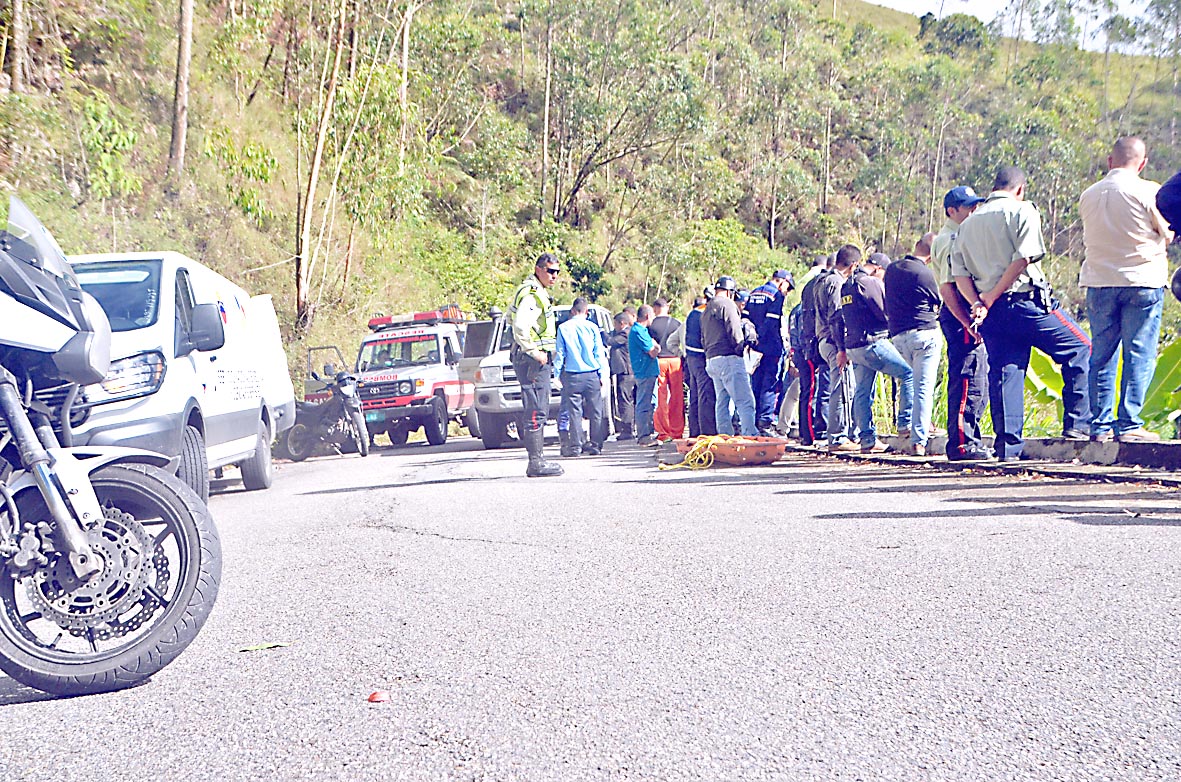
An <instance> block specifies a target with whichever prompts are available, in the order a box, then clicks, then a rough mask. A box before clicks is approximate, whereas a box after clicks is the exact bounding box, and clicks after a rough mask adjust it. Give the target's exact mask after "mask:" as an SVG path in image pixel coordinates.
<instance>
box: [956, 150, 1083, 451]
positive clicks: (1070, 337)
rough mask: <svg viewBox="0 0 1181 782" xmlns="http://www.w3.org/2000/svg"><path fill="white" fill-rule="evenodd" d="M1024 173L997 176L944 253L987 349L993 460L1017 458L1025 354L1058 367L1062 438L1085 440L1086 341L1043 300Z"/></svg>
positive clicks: (1037, 226)
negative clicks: (1045, 358)
mask: <svg viewBox="0 0 1181 782" xmlns="http://www.w3.org/2000/svg"><path fill="white" fill-rule="evenodd" d="M1025 181H1026V180H1025V173H1024V172H1023V171H1022V170H1021V169H1020V168H1017V167H1016V166H1006V167H1004V168H1002V169H1000V171H998V172H997V175H996V181H995V183H994V184H993V189H992V193H990V194H989V196H988V198H987V199H986V200H985V202H984V203H983V204H981V205H980V206H979V207H978V208H977V209H976V211H975V212H974V213H973V214H972V216H971V217H969V218H968V219H966V220H964V222H963V223H961V224H960V229H959V232H958V234H957V235H956V239H955V242H954V243H953V245H952V251H951V266H952V271H953V273H954V274H955V281H956V287H957V288H959V290H960V293H962V294H963V295H964V298H966V299H967V300H968V303H969V304H970V305H971V307H972V309H971V312H972V318H973V322H980V323H981V326H980V333H981V335H982V336H983V337H984V344H985V346H986V347H987V348H988V359H989V368H988V396H989V400H990V402H991V405H992V428H993V431H995V432H996V452H997V456H998V457H999V458H1000V459H1002V460H1005V461H1011V460H1016V459H1018V458H1020V456H1021V450H1022V445H1023V443H1022V434H1023V428H1024V421H1025V370H1026V368H1027V367H1028V366H1029V354H1030V351H1031V349H1032V348H1035V347H1036V348H1038V349H1039V350H1041V351H1042V352H1043V353H1045V354H1047V355H1048V356H1049V357H1050V358H1051V359H1053V360H1054V363H1056V364H1058V365H1059V366H1061V367H1062V426H1063V432H1062V436H1063V437H1065V438H1066V439H1069V440H1087V439H1089V435H1088V434H1087V433H1086V432H1085V431H1083V429H1082V427H1083V426H1084V425H1085V423H1086V422H1087V421H1088V420H1089V414H1090V409H1089V403H1088V399H1087V365H1088V364H1089V362H1090V357H1091V342H1090V340H1089V339H1088V338H1087V335H1086V334H1085V333H1084V332H1083V330H1082V329H1081V328H1080V327H1079V325H1078V324H1077V323H1075V321H1074V319H1073V318H1071V317H1070V316H1069V315H1068V314H1066V313H1065V312H1063V311H1062V309H1061V308H1060V307H1059V306H1058V302H1057V301H1055V300H1054V299H1053V297H1052V296H1051V295H1050V286H1049V284H1048V283H1047V282H1046V277H1045V274H1044V273H1043V272H1042V270H1041V267H1040V265H1039V263H1038V262H1039V261H1040V260H1041V259H1042V258H1043V257H1044V256H1045V254H1046V248H1045V244H1044V242H1043V240H1042V231H1041V215H1039V214H1038V211H1037V208H1036V207H1034V206H1033V204H1030V203H1027V202H1026V201H1025V200H1024V199H1025Z"/></svg>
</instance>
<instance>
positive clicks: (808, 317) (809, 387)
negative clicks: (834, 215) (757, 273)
mask: <svg viewBox="0 0 1181 782" xmlns="http://www.w3.org/2000/svg"><path fill="white" fill-rule="evenodd" d="M830 274H833V271H832V268H831V267H829V266H827V265H826V267H825V268H824V269H823V270H822V271H821V272H820V273H819V274H818V275H816V276H815V277H813V278H812V279H811V280H809V281H808V282H807V284H806V285H804V288H803V290H802V291H800V316H799V321H800V329H799V331H800V336H799V345H800V348H801V349H800V352H799V354H798V355H797V354H796V352H795V351H794V350H793V354H792V363H793V364H795V366H796V367H797V368H798V369H799V371H800V442H801V443H802V444H803V445H812V444H813V443H815V442H816V440H817V438H818V437H823V436H824V434H825V432H827V431H828V398H829V385H828V364H827V362H825V360H824V358H823V357H822V356H821V355H820V338H819V337H817V336H816V289H817V288H818V287H819V286H820V285H821V284H822V283H823V281H824V278H825V277H827V276H828V275H830Z"/></svg>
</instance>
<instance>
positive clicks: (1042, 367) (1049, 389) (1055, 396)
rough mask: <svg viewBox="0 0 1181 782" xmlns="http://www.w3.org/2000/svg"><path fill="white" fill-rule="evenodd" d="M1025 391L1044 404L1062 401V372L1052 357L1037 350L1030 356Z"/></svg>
mask: <svg viewBox="0 0 1181 782" xmlns="http://www.w3.org/2000/svg"><path fill="white" fill-rule="evenodd" d="M1025 389H1026V391H1028V392H1029V393H1030V394H1032V395H1033V398H1034V399H1035V400H1036V401H1038V402H1041V403H1042V404H1047V405H1049V404H1054V403H1055V402H1061V401H1062V372H1061V370H1059V369H1058V365H1057V364H1055V363H1054V362H1053V361H1051V360H1050V357H1049V356H1047V355H1046V354H1045V353H1043V352H1041V351H1040V350H1038V349H1037V348H1034V349H1033V352H1032V353H1031V354H1030V356H1029V368H1028V369H1027V370H1026V371H1025Z"/></svg>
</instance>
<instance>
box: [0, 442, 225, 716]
mask: <svg viewBox="0 0 1181 782" xmlns="http://www.w3.org/2000/svg"><path fill="white" fill-rule="evenodd" d="M91 483H92V485H93V486H94V491H95V494H96V495H97V496H98V499H99V503H100V504H101V506H102V508H103V520H102V522H101V523H99V524H96V525H94V526H93V527H91V528H90V529H88V530H87V535H88V538H89V542H90V545H91V548H92V549H93V550H94V552H95V553H96V554H97V555H98V556H99V558H100V559H101V560H102V562H103V569H102V571H101V572H100V573H98V574H97V575H96V576H94V577H93V578H91V579H89V580H88V581H86V582H85V583H81V582H79V581H78V580H77V579H76V578H75V577H74V576H73V572H72V570H71V569H70V566H69V564H68V562H67V560H66V558H65V557H63V556H61V555H50V557H49V560H48V562H47V563H46V564H44V565H42V566H40V567H39V568H38V569H37V570H35V571H33V572H32V573H27V572H25V573H22V574H21V575H20V577H19V578H15V579H14V578H12V577H11V575H10V574H9V573H7V572H5V573H4V574H3V577H2V578H0V670H3V671H4V672H5V673H7V674H8V675H9V676H11V677H12V678H13V679H16V680H17V681H18V682H20V683H22V684H25V685H27V686H29V687H34V688H36V689H38V690H43V691H45V692H50V693H54V694H59V695H81V694H87V693H94V692H107V691H111V690H118V689H123V688H125V687H131V686H134V685H136V684H139V683H140V682H142V681H144V680H146V679H147V678H148V677H150V676H152V675H153V674H155V673H156V672H158V671H159V670H161V669H162V668H164V666H166V665H168V664H169V663H170V662H172V661H173V660H174V659H176V657H177V656H178V655H179V654H180V653H181V652H182V651H184V649H185V647H187V646H188V645H189V643H191V642H192V640H193V639H194V638H196V637H197V633H198V632H200V630H201V627H202V626H203V625H204V624H205V620H206V619H207V618H208V617H209V612H210V611H211V610H212V608H213V603H214V601H215V600H216V598H217V590H218V584H219V582H220V580H221V542H220V539H219V538H218V534H217V529H216V527H214V525H213V519H212V518H211V517H210V515H209V511H208V509H207V508H206V507H205V504H204V503H203V502H201V500H200V499H199V498H198V497H197V495H196V494H195V493H193V491H192V490H191V489H190V488H189V487H188V486H186V485H184V484H183V483H182V482H181V481H180V480H179V479H178V478H176V477H175V476H173V475H171V474H169V473H166V472H164V471H162V470H159V469H157V468H155V467H148V466H146V465H109V466H106V467H103V468H100V469H99V470H96V471H95V472H94V473H93V474H92V475H91ZM17 503H18V506H19V508H20V513H21V519H22V521H23V522H32V523H34V524H37V523H38V522H42V521H48V520H49V518H50V515H49V512H48V511H47V510H46V509H45V503H44V501H43V500H42V499H41V496H40V495H39V494H37V493H36V492H28V491H27V492H24V493H23V494H22V495H21V497H19V498H18V499H17Z"/></svg>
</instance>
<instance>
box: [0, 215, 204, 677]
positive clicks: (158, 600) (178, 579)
mask: <svg viewBox="0 0 1181 782" xmlns="http://www.w3.org/2000/svg"><path fill="white" fill-rule="evenodd" d="M210 328H215V330H216V332H217V333H216V334H213V333H208V334H206V333H202V334H200V335H198V337H199V338H203V339H206V341H216V340H217V339H218V338H221V339H224V335H223V334H222V333H221V322H220V320H217V321H216V323H215V324H213V325H211V326H210ZM181 336H183V337H184V338H189V337H191V336H192V335H191V334H184V335H181ZM110 347H111V329H110V324H109V323H108V322H107V317H106V315H105V314H104V313H103V310H102V308H101V307H99V305H98V302H97V301H95V299H94V298H93V297H91V296H90V295H89V294H87V293H85V292H84V291H82V289H81V288H80V287H79V285H78V280H77V278H76V277H75V276H74V272H73V270H72V269H71V268H70V266H69V264H68V263H67V262H66V259H65V256H63V255H62V252H61V250H60V249H59V248H58V246H57V243H56V242H55V241H54V240H53V238H52V237H51V236H50V235H49V233H48V232H46V231H45V229H44V228H43V227H42V226H41V224H40V223H39V222H38V221H37V219H36V218H35V217H34V216H33V214H32V213H31V212H30V211H29V210H28V208H27V207H26V206H25V205H24V204H23V203H21V202H20V201H19V200H18V199H16V198H13V199H12V201H11V204H10V206H9V215H8V230H7V231H5V232H2V233H0V429H2V430H0V669H3V671H4V672H5V673H7V674H8V675H9V676H11V677H12V678H14V679H16V680H17V681H19V682H21V683H23V684H26V685H28V686H30V687H36V688H37V689H39V690H45V691H46V692H52V693H58V694H82V693H91V692H102V691H107V690H116V689H120V688H123V687H130V686H132V685H134V684H137V683H138V682H141V681H143V680H145V679H147V678H148V677H149V676H151V675H152V674H154V673H156V672H157V671H159V670H160V669H161V668H163V667H164V666H165V665H167V664H168V663H170V662H172V660H174V659H176V657H177V655H179V654H180V653H181V652H182V651H183V650H184V649H185V647H186V646H188V645H189V643H190V642H191V641H192V640H193V639H194V638H195V637H196V636H197V633H198V632H199V631H200V629H201V627H202V625H204V624H205V620H206V618H207V617H208V616H209V612H210V610H211V609H212V608H213V602H214V600H215V599H216V597H217V587H218V582H219V581H220V579H221V544H220V542H219V540H218V535H217V530H216V529H215V528H214V526H213V519H212V518H210V516H209V510H208V509H207V508H206V507H205V504H204V503H203V502H201V500H200V499H199V498H198V497H197V495H196V494H194V493H193V491H192V490H191V489H190V488H189V487H188V486H186V485H185V484H184V483H182V482H181V481H180V480H179V479H178V478H177V477H176V476H174V475H172V474H170V473H168V472H165V471H164V470H163V469H161V467H164V466H166V465H167V464H168V459H167V458H166V457H164V456H161V455H159V454H154V453H149V452H147V451H136V450H132V449H130V448H115V447H84V448H73V447H69V446H70V445H71V444H72V437H71V421H70V417H71V415H72V414H74V413H76V412H77V410H78V409H80V406H75V405H74V404H73V403H74V402H75V401H78V400H79V397H80V394H81V392H80V388H81V387H82V386H84V385H86V384H96V383H103V382H110V381H107V379H106V373H107V370H108V367H109V364H110ZM82 399H83V400H84V399H85V396H84V394H83V395H82ZM81 407H84V403H83V405H81ZM67 411H68V412H67ZM59 432H60V439H59V434H58V433H59ZM63 443H64V446H65V447H63Z"/></svg>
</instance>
